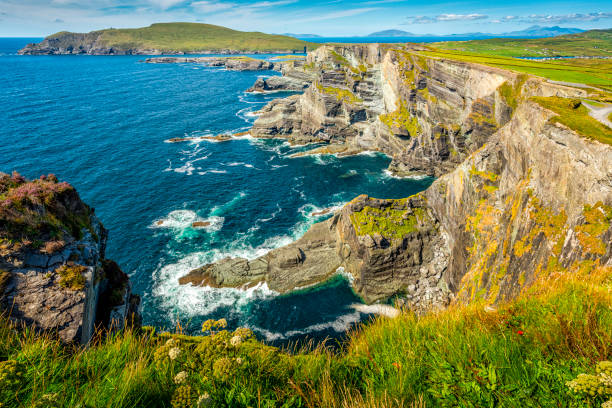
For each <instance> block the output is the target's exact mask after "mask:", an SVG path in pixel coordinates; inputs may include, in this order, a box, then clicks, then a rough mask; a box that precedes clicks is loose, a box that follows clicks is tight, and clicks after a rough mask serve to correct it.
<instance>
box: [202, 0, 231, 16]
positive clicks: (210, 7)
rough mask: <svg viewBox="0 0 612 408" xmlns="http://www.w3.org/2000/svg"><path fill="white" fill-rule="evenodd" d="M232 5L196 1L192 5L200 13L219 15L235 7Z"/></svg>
mask: <svg viewBox="0 0 612 408" xmlns="http://www.w3.org/2000/svg"><path fill="white" fill-rule="evenodd" d="M234 6H235V4H232V3H220V2H216V1H196V2H193V3H191V7H193V9H194V10H195V11H197V12H200V13H217V12H219V11H223V10H228V9H231V8H232V7H234Z"/></svg>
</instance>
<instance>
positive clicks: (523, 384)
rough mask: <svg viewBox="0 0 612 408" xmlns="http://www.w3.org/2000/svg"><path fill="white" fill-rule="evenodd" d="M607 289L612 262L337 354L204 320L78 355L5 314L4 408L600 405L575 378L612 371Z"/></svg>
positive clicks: (381, 327)
mask: <svg viewBox="0 0 612 408" xmlns="http://www.w3.org/2000/svg"><path fill="white" fill-rule="evenodd" d="M611 290H612V270H611V269H610V268H609V267H608V268H601V267H597V268H595V269H590V270H589V271H588V272H586V273H581V272H580V271H578V272H577V273H575V274H573V273H572V274H570V273H568V274H562V275H554V276H551V277H546V278H545V279H543V280H541V281H539V282H537V283H536V284H535V285H534V286H533V287H532V288H530V289H529V290H527V291H526V292H525V293H524V294H523V295H521V296H519V297H518V298H517V299H516V300H514V301H512V302H509V303H501V304H499V305H498V306H497V308H489V307H484V304H483V303H474V304H472V305H469V306H463V305H455V306H453V307H450V308H449V309H447V310H444V311H440V312H437V313H430V314H427V315H424V316H420V317H419V316H416V315H414V314H412V313H409V312H403V313H402V314H400V316H399V317H397V318H395V319H387V318H379V319H377V320H375V321H374V322H372V323H371V324H368V325H366V326H363V327H360V328H359V329H358V330H356V331H354V332H353V333H352V334H351V336H350V339H349V340H348V341H347V343H345V344H344V345H343V347H341V348H340V349H337V350H330V349H326V348H324V347H318V348H316V349H314V350H302V351H284V350H280V349H278V348H275V347H270V346H268V345H265V344H262V343H260V342H259V341H257V340H255V339H253V337H252V335H251V332H250V331H249V330H247V329H237V330H235V331H226V330H225V329H224V326H225V322H224V321H218V322H207V323H205V325H204V327H203V330H204V331H205V333H204V334H205V335H204V336H199V337H191V336H185V335H182V334H180V333H178V334H169V333H155V332H154V331H153V330H148V329H145V330H143V331H136V330H127V331H124V332H121V333H118V334H112V335H109V336H108V337H106V338H104V339H98V340H94V342H93V343H92V344H91V346H90V347H88V348H76V347H73V346H69V345H62V344H61V343H60V342H59V341H56V340H54V339H53V338H52V336H50V335H40V334H37V333H35V332H34V331H33V330H31V329H24V328H20V327H16V326H14V325H13V324H11V323H9V322H8V321H7V320H6V319H0V403H1V404H2V407H3V408H7V407H11V408H13V407H78V406H81V407H171V406H172V407H193V408H195V407H202V406H208V407H233V408H240V407H244V408H246V407H270V408H271V407H286V408H288V407H321V408H327V407H329V408H332V407H333V408H341V407H353V408H358V407H360V408H366V407H368V408H373V407H376V408H386V407H411V406H412V407H425V406H427V407H437V406H440V407H455V406H466V407H467V406H473V407H485V406H499V407H517V406H537V407H599V406H600V405H601V403H603V402H604V401H606V400H607V399H608V398H609V396H607V395H606V392H607V390H606V389H605V388H601V390H600V388H598V387H596V388H595V391H594V392H593V393H592V394H590V390H591V388H590V387H588V385H589V384H591V382H592V381H591V382H588V381H587V382H585V381H583V380H585V377H584V376H581V377H579V378H577V377H578V375H579V374H582V373H591V372H594V371H595V370H596V366H597V372H598V373H599V374H600V373H601V372H607V371H606V370H607V369H608V366H609V364H608V363H599V362H601V361H603V360H610V359H611V358H612V309H610V304H612V291H611ZM602 370H603V371H602ZM599 374H598V375H599ZM593 379H594V378H593V377H589V381H590V380H593ZM600 391H601V392H600Z"/></svg>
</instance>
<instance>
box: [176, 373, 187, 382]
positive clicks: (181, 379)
mask: <svg viewBox="0 0 612 408" xmlns="http://www.w3.org/2000/svg"><path fill="white" fill-rule="evenodd" d="M186 380H187V372H186V371H181V372H180V373H178V374H177V375H175V376H174V383H175V384H182V383H184V382H185V381H186Z"/></svg>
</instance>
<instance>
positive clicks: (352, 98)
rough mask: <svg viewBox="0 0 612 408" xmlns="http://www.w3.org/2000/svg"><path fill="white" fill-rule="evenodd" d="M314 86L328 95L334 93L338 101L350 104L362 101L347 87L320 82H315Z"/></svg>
mask: <svg viewBox="0 0 612 408" xmlns="http://www.w3.org/2000/svg"><path fill="white" fill-rule="evenodd" d="M315 87H316V88H317V89H318V90H319V92H323V93H326V94H329V95H334V96H335V97H336V100H337V101H338V102H340V101H346V102H348V103H351V104H356V103H359V102H363V100H362V99H361V98H360V97H358V96H357V95H355V94H354V93H353V92H351V91H350V90H348V89H344V88H335V87H333V86H322V85H321V84H320V83H318V82H315Z"/></svg>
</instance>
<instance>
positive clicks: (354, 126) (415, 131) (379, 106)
mask: <svg viewBox="0 0 612 408" xmlns="http://www.w3.org/2000/svg"><path fill="white" fill-rule="evenodd" d="M422 50H423V49H422V47H419V46H404V47H399V46H398V47H393V46H390V45H378V44H370V45H342V46H340V45H338V46H323V47H320V48H319V49H317V50H316V51H314V52H311V53H309V54H308V57H307V60H306V61H305V63H303V64H299V65H295V66H294V67H293V69H292V70H291V71H290V74H289V75H286V74H285V75H284V76H283V77H285V78H287V79H284V80H283V79H271V80H272V81H278V83H279V86H278V88H276V87H274V88H275V89H279V88H280V89H282V88H283V82H284V81H289V80H290V79H291V78H293V77H295V76H296V73H297V72H299V73H300V74H301V75H302V77H301V80H302V81H310V86H308V88H307V89H306V90H305V92H304V93H303V94H302V95H296V96H293V97H290V98H284V99H277V100H274V101H272V102H270V103H269V104H268V105H267V106H266V107H264V108H263V109H262V110H261V111H260V112H259V113H260V115H259V117H258V119H257V120H256V121H255V123H254V126H253V129H252V132H251V133H252V135H253V136H254V137H262V138H266V137H281V138H286V139H288V140H289V141H290V142H292V143H297V144H302V143H311V142H319V143H327V144H330V145H342V146H344V148H343V150H344V151H350V152H353V153H356V152H360V151H364V150H374V151H380V152H383V153H386V154H387V155H389V156H390V157H392V159H393V160H392V162H391V164H390V166H389V170H390V171H391V172H393V173H395V174H397V175H401V176H411V175H429V176H436V177H437V176H440V175H443V174H446V173H447V172H449V171H451V170H453V169H454V168H455V167H456V166H457V165H458V164H460V163H462V162H463V161H464V160H465V158H466V157H467V156H469V155H470V154H471V153H473V152H475V151H476V150H477V149H478V148H480V147H481V146H482V145H483V144H484V143H485V142H486V140H487V139H488V138H489V137H490V136H491V135H492V134H494V133H495V132H496V131H497V130H498V129H499V128H500V127H502V126H503V125H504V124H505V123H507V122H508V120H509V119H510V117H511V114H512V111H513V109H514V108H515V106H514V100H513V99H512V98H513V95H514V94H516V93H517V92H518V91H517V90H518V89H519V88H521V87H522V86H523V84H524V81H525V77H524V76H520V75H517V74H515V73H512V72H510V71H505V70H501V69H496V68H491V67H486V66H482V65H477V64H470V63H464V62H460V61H453V60H445V59H439V58H427V57H424V56H423V54H422V53H421V51H422ZM268 87H269V86H268ZM265 88H266V83H265V82H264V81H263V80H258V82H257V83H256V84H255V86H254V87H253V88H251V90H253V89H260V90H261V89H265ZM269 88H272V87H269ZM292 89H293V90H295V89H297V87H296V88H292ZM534 94H535V93H534ZM333 149H335V150H339V149H338V148H333ZM313 153H318V152H313Z"/></svg>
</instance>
